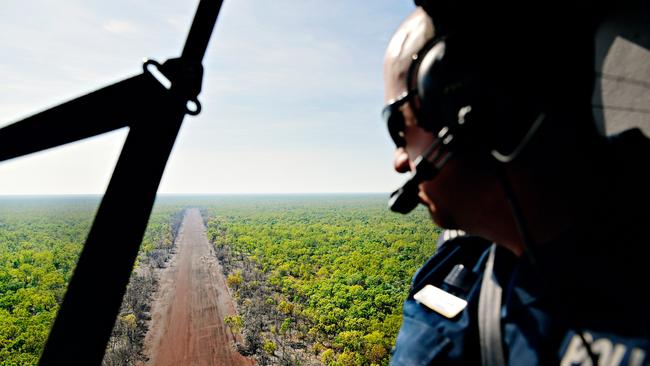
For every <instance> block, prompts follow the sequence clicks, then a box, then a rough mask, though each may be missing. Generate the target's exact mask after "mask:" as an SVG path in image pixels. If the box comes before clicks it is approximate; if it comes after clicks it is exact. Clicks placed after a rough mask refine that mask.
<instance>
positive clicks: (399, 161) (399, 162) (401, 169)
mask: <svg viewBox="0 0 650 366" xmlns="http://www.w3.org/2000/svg"><path fill="white" fill-rule="evenodd" d="M393 164H394V168H395V171H397V172H398V173H406V172H408V171H409V170H411V168H410V166H409V156H408V154H407V153H406V150H404V148H403V147H398V148H397V149H395V160H394V162H393Z"/></svg>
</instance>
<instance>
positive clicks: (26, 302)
mask: <svg viewBox="0 0 650 366" xmlns="http://www.w3.org/2000/svg"><path fill="white" fill-rule="evenodd" d="M98 206H99V199H98V198H97V197H66V198H43V197H36V198H25V197H18V198H9V197H4V198H0V365H35V364H37V362H38V358H39V356H40V353H41V351H42V350H43V346H44V345H45V341H46V340H47V336H48V334H49V329H50V327H51V325H52V323H53V322H54V319H55V317H56V313H57V311H58V309H59V306H60V304H61V302H62V299H63V296H64V294H65V290H66V287H67V284H68V282H69V281H70V278H71V276H72V273H73V270H74V267H75V265H76V262H77V259H78V257H79V254H80V252H81V249H82V247H83V243H84V242H85V239H86V236H87V235H88V232H89V230H90V226H91V224H92V220H93V218H94V214H95V211H96V210H97V207H98ZM158 206H160V205H158ZM179 211H180V208H179V207H177V206H174V207H157V208H156V209H155V210H154V215H153V216H152V220H151V222H150V224H149V227H148V228H147V232H146V234H145V240H144V242H143V251H142V252H141V254H140V256H139V258H140V260H139V262H140V263H141V264H144V263H164V259H162V258H164V257H165V256H166V255H167V254H166V253H164V251H165V246H167V245H169V243H170V240H172V238H173V235H174V234H175V233H174V230H177V226H178V224H180V219H178V214H177V213H178V212H179ZM176 221H178V224H176ZM116 225H118V224H116ZM161 250H162V251H163V252H160V251H161ZM142 267H143V266H142V265H140V268H142ZM135 273H136V274H135V275H134V276H133V277H139V276H140V273H139V272H138V270H136V271H135ZM143 273H146V271H143ZM133 277H132V279H133ZM147 281H148V280H147ZM136 282H137V281H136ZM145 282H146V281H145ZM143 283H144V282H140V284H139V285H136V286H135V287H134V286H133V285H132V286H131V287H130V289H129V291H128V292H127V296H125V303H124V304H123V307H122V314H121V317H120V319H118V321H117V322H116V324H119V325H123V324H126V328H128V330H127V331H126V334H127V337H128V336H134V337H133V338H134V340H135V341H136V344H137V342H138V339H140V338H141V333H142V326H141V324H142V319H143V318H142V317H143V316H144V317H145V318H146V315H140V317H139V316H136V315H135V314H138V311H136V309H142V308H144V307H145V305H144V302H143V301H142V299H141V296H140V295H139V294H138V292H139V291H140V288H139V287H138V286H142V284H143ZM145 286H148V285H145ZM147 306H148V304H147ZM131 314H133V316H131ZM133 325H135V326H134V327H133ZM117 327H118V326H116V328H117ZM131 329H135V331H134V332H131ZM129 332H131V335H129ZM120 336H121V335H118V338H119V337H120ZM114 340H115V339H112V341H114ZM118 343H119V342H118ZM110 347H111V345H109V348H110ZM128 347H131V346H128ZM136 348H137V347H136ZM138 352H139V351H138ZM123 364H125V363H121V365H123Z"/></svg>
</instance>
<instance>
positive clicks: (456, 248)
mask: <svg viewBox="0 0 650 366" xmlns="http://www.w3.org/2000/svg"><path fill="white" fill-rule="evenodd" d="M491 244H492V243H491V242H490V241H489V240H486V239H483V238H481V237H478V236H474V235H468V234H467V233H465V232H464V231H461V230H445V231H443V232H442V233H441V234H440V236H438V243H437V249H436V253H435V254H434V255H433V256H432V257H431V258H429V260H427V262H426V263H425V264H424V266H422V268H420V269H419V270H418V271H417V272H416V273H415V276H413V280H412V282H411V289H412V290H418V289H419V288H420V287H422V286H423V285H424V284H426V283H442V282H443V281H444V279H445V277H446V276H447V275H448V274H449V273H450V272H451V270H452V269H453V268H454V266H457V265H459V264H461V265H463V266H464V267H465V268H468V269H472V270H475V271H477V272H479V271H480V269H479V268H476V269H475V268H474V267H477V266H479V267H480V266H481V265H482V263H483V262H484V260H483V257H484V256H485V255H486V253H487V249H488V248H489V247H490V245H491Z"/></svg>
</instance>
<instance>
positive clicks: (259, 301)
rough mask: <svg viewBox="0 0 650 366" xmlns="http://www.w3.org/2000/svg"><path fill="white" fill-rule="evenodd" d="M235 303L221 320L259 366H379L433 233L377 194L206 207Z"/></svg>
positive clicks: (423, 218)
mask: <svg viewBox="0 0 650 366" xmlns="http://www.w3.org/2000/svg"><path fill="white" fill-rule="evenodd" d="M207 222H208V225H207V226H208V238H210V240H211V241H212V242H213V243H214V245H215V248H216V253H217V256H218V258H219V260H220V261H221V263H222V266H223V268H224V271H225V272H226V275H227V282H228V285H229V287H230V288H231V291H232V293H233V295H234V296H235V298H236V300H237V304H238V313H239V315H238V316H236V317H229V318H228V319H226V321H227V323H228V324H231V327H232V328H233V329H234V330H237V331H241V332H242V336H243V337H242V338H243V342H242V344H239V345H237V346H238V348H239V349H240V351H241V352H242V353H244V354H245V355H249V356H253V355H254V356H255V357H256V358H257V359H258V362H259V363H260V364H283V365H294V364H314V363H316V364H319V363H320V364H327V365H372V364H374V365H385V364H387V363H388V360H389V354H390V349H391V348H392V346H393V345H394V343H395V338H396V335H397V331H398V329H399V326H400V324H401V305H402V302H403V300H404V298H405V297H406V295H407V292H408V287H409V283H410V278H411V276H412V275H413V273H414V271H415V270H416V269H417V268H419V267H420V266H421V265H422V264H423V263H424V261H426V259H427V258H428V257H429V256H430V255H431V254H432V253H433V252H434V250H435V239H436V237H437V234H438V231H439V229H437V228H435V227H434V226H432V225H431V224H430V219H429V217H428V214H427V213H426V212H425V210H417V211H416V212H415V213H413V214H411V215H410V216H408V217H405V216H401V215H396V214H392V213H390V212H388V210H387V209H386V197H385V196H383V195H363V196H361V195H354V196H353V195H324V196H302V197H301V196H276V197H273V196H268V197H257V198H245V197H242V198H241V199H240V200H235V199H232V200H225V201H222V202H220V203H219V204H214V205H212V206H210V207H208V211H207Z"/></svg>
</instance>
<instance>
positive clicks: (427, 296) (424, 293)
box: [413, 285, 467, 319]
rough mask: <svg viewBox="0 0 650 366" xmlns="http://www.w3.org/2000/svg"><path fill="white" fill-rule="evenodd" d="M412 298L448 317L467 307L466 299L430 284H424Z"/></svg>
mask: <svg viewBox="0 0 650 366" xmlns="http://www.w3.org/2000/svg"><path fill="white" fill-rule="evenodd" d="M413 298H414V299H415V301H417V302H418V303H420V304H423V305H425V306H426V307H428V308H429V309H431V310H433V311H435V312H436V313H438V314H440V315H442V316H444V317H445V318H448V319H451V318H453V317H455V316H456V315H458V314H459V313H460V312H461V311H463V309H465V307H467V301H465V300H463V299H461V298H460V297H457V296H454V295H452V294H450V293H449V292H446V291H443V290H441V289H439V288H437V287H435V286H432V285H426V286H424V288H422V290H420V291H418V292H417V293H416V294H415V295H413Z"/></svg>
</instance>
